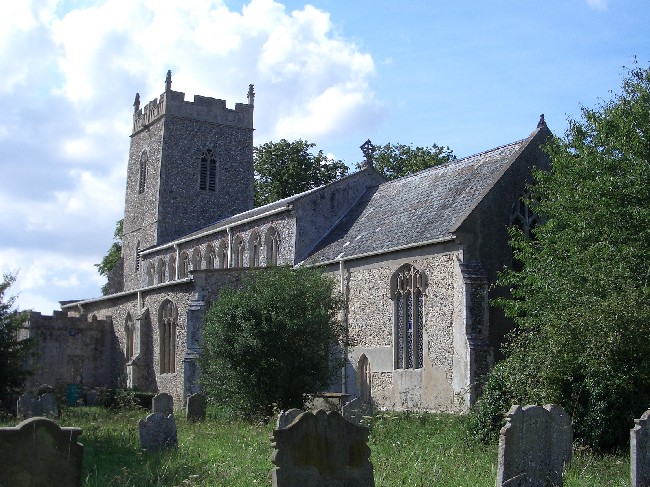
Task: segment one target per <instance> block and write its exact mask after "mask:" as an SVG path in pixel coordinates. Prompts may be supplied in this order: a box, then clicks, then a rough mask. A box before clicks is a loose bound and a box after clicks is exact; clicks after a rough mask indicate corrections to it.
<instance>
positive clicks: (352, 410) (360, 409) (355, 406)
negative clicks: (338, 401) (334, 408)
mask: <svg viewBox="0 0 650 487" xmlns="http://www.w3.org/2000/svg"><path fill="white" fill-rule="evenodd" d="M341 414H343V417H344V418H345V419H347V420H348V421H350V422H351V423H354V424H361V421H362V420H363V418H367V417H368V416H372V406H371V405H370V404H369V403H368V402H366V401H364V400H363V399H361V398H360V397H355V398H354V399H352V400H351V401H350V402H348V403H346V404H344V405H343V407H342V408H341Z"/></svg>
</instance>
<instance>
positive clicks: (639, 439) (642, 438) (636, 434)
mask: <svg viewBox="0 0 650 487" xmlns="http://www.w3.org/2000/svg"><path fill="white" fill-rule="evenodd" d="M648 419H650V409H649V410H647V411H646V412H645V413H643V415H642V416H641V418H640V419H635V420H634V428H632V430H631V431H630V478H631V481H632V487H650V424H648V423H649V421H648Z"/></svg>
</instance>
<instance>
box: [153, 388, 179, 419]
mask: <svg viewBox="0 0 650 487" xmlns="http://www.w3.org/2000/svg"><path fill="white" fill-rule="evenodd" d="M151 412H152V413H162V414H164V415H168V414H174V399H173V398H172V396H170V395H169V394H167V393H166V392H161V393H160V394H156V395H155V396H154V397H153V399H152V400H151Z"/></svg>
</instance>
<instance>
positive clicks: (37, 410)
mask: <svg viewBox="0 0 650 487" xmlns="http://www.w3.org/2000/svg"><path fill="white" fill-rule="evenodd" d="M16 415H17V416H18V417H19V418H32V417H34V416H52V417H56V416H58V415H59V409H58V408H57V405H56V396H55V395H54V394H53V393H51V392H47V393H45V394H43V395H42V396H41V397H40V398H37V397H36V396H34V395H33V394H30V393H28V392H26V393H25V394H23V395H22V396H20V397H19V398H18V402H17V404H16Z"/></svg>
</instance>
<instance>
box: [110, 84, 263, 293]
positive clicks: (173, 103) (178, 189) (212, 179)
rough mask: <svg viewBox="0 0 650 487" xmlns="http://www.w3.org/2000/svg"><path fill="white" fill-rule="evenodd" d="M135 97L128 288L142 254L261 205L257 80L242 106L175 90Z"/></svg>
mask: <svg viewBox="0 0 650 487" xmlns="http://www.w3.org/2000/svg"><path fill="white" fill-rule="evenodd" d="M171 83H172V82H171V71H168V72H167V79H166V80H165V92H164V93H162V94H161V95H160V97H159V98H158V99H154V100H152V101H150V102H149V103H147V104H146V105H145V106H144V108H141V107H140V95H139V94H136V97H135V102H134V104H133V107H134V110H133V132H132V134H131V147H130V150H129V163H128V170H127V181H126V201H125V210H124V226H123V238H122V256H123V262H124V290H125V291H128V290H132V289H136V288H138V287H140V286H141V285H142V282H141V279H142V278H141V272H140V258H139V254H140V252H141V251H142V250H145V249H147V248H150V247H152V246H156V245H162V244H165V243H167V242H170V241H172V240H174V239H177V238H179V237H182V236H184V235H188V234H190V233H192V232H195V231H197V230H199V229H201V228H205V227H206V226H208V225H210V224H211V223H214V222H216V221H219V220H221V219H223V218H226V217H229V216H232V215H235V214H238V213H241V212H244V211H247V210H250V209H252V208H253V102H254V97H255V94H254V92H253V86H252V85H250V86H249V90H248V103H237V104H236V105H235V109H234V110H232V109H228V108H226V102H225V101H224V100H219V99H216V98H209V97H204V96H198V95H197V96H195V97H194V101H193V102H190V101H185V94H184V93H181V92H178V91H172V89H171Z"/></svg>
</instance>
